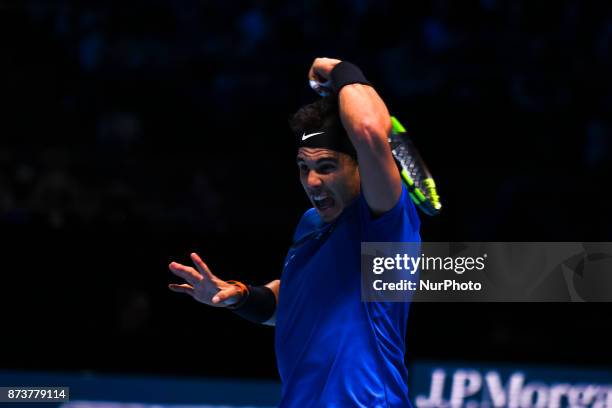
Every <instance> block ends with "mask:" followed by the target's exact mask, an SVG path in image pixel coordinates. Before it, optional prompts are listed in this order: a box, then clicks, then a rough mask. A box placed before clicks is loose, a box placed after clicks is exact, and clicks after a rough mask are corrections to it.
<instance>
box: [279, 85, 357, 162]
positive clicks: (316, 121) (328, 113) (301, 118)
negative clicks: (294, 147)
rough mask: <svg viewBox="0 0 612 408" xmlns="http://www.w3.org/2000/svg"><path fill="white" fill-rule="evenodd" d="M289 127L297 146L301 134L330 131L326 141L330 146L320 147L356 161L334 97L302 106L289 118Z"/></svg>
mask: <svg viewBox="0 0 612 408" xmlns="http://www.w3.org/2000/svg"><path fill="white" fill-rule="evenodd" d="M289 127H290V128H291V131H292V132H293V134H294V136H295V137H296V140H297V141H298V146H299V145H300V141H299V140H300V137H301V135H302V134H303V132H305V131H306V132H308V131H310V132H316V131H318V130H320V129H328V130H330V131H331V132H330V133H328V134H329V135H330V136H331V137H330V139H327V141H328V143H331V146H322V147H327V148H331V149H332V150H337V151H340V152H344V153H347V154H348V155H349V156H351V157H352V158H353V159H355V160H357V153H356V152H355V149H354V147H353V145H352V143H351V141H350V140H349V137H348V135H347V134H346V131H345V130H344V126H342V122H341V120H340V110H339V107H338V98H337V97H336V96H326V97H323V98H320V99H318V100H317V101H315V102H313V103H310V104H307V105H304V106H302V107H301V108H300V109H298V111H297V112H295V113H294V114H293V116H291V117H290V118H289ZM302 143H303V142H302ZM302 145H303V144H302Z"/></svg>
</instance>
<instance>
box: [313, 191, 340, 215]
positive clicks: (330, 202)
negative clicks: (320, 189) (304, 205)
mask: <svg viewBox="0 0 612 408" xmlns="http://www.w3.org/2000/svg"><path fill="white" fill-rule="evenodd" d="M312 202H313V203H314V205H315V207H316V208H317V210H319V211H324V210H327V209H328V208H331V207H333V206H334V203H335V202H334V199H333V198H331V197H330V196H328V195H325V194H321V195H315V196H312Z"/></svg>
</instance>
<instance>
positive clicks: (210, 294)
mask: <svg viewBox="0 0 612 408" xmlns="http://www.w3.org/2000/svg"><path fill="white" fill-rule="evenodd" d="M191 260H192V261H193V263H194V265H195V267H196V269H194V268H192V267H191V266H185V265H182V264H180V263H178V262H172V263H170V265H168V268H169V269H170V272H172V273H173V274H175V275H176V276H178V277H180V278H183V279H184V280H185V281H186V282H187V283H182V284H177V283H171V284H169V285H168V288H169V289H170V290H172V291H174V292H179V293H186V294H188V295H190V296H191V297H193V298H194V299H195V300H197V301H198V302H201V303H205V304H207V305H210V306H216V307H227V306H231V305H233V304H235V303H237V302H238V301H239V300H240V298H241V297H242V296H243V295H244V293H242V290H241V289H240V287H238V286H236V285H232V284H230V283H227V282H225V281H224V280H221V279H219V278H217V277H216V276H215V275H213V274H212V272H210V269H208V266H206V264H205V263H204V261H202V259H201V258H200V257H199V256H198V254H196V253H195V252H194V253H192V254H191Z"/></svg>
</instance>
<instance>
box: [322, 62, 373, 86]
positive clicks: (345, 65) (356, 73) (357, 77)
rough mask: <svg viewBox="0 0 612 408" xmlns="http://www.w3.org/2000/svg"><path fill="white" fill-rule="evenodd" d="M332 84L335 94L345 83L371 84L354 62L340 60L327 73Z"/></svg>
mask: <svg viewBox="0 0 612 408" xmlns="http://www.w3.org/2000/svg"><path fill="white" fill-rule="evenodd" d="M329 76H330V79H331V84H332V89H333V90H334V92H335V93H336V94H338V92H340V89H342V87H343V86H345V85H350V84H364V85H370V86H372V84H371V83H370V82H369V81H368V80H367V79H366V77H365V76H364V75H363V72H361V70H360V69H359V67H358V66H357V65H355V64H351V63H350V62H348V61H342V62H340V63H338V64H337V65H336V66H335V67H334V68H333V69H332V70H331V72H330V74H329Z"/></svg>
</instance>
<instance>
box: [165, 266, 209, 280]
mask: <svg viewBox="0 0 612 408" xmlns="http://www.w3.org/2000/svg"><path fill="white" fill-rule="evenodd" d="M168 268H169V269H170V272H172V273H173V274H175V275H176V276H178V277H179V278H183V279H185V280H186V281H187V282H188V283H190V284H191V285H192V286H193V285H196V284H197V283H198V282H199V281H201V280H202V279H204V278H203V277H202V275H200V274H199V273H198V271H196V270H195V269H193V268H192V267H190V266H185V265H181V264H180V263H177V262H171V263H170V265H168Z"/></svg>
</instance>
